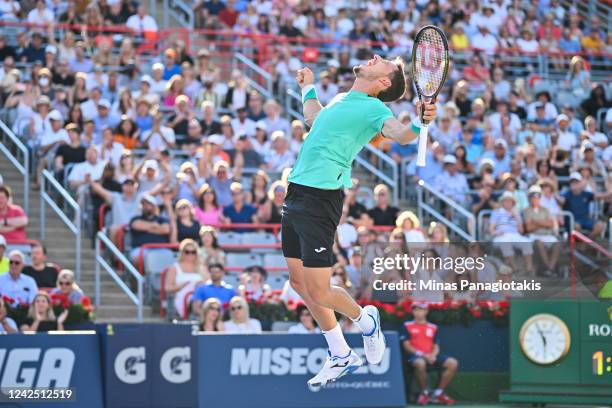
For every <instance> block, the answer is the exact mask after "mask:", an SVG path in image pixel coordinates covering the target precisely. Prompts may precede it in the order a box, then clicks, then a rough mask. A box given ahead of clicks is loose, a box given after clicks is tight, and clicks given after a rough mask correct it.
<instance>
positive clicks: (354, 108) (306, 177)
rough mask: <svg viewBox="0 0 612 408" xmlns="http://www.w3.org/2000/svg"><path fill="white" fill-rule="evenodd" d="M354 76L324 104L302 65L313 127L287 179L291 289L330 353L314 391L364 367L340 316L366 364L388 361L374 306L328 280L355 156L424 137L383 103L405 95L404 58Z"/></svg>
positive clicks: (428, 112)
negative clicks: (359, 340)
mask: <svg viewBox="0 0 612 408" xmlns="http://www.w3.org/2000/svg"><path fill="white" fill-rule="evenodd" d="M353 71H354V73H355V82H354V84H353V87H352V88H351V89H350V90H349V92H346V93H341V94H338V95H336V96H335V97H334V98H333V99H332V101H331V102H330V103H329V104H328V105H327V106H325V107H323V106H322V105H321V104H320V103H319V101H318V99H317V94H316V91H315V88H314V85H313V82H314V80H313V78H314V77H313V73H312V71H311V70H310V69H308V68H303V69H301V70H299V71H298V73H297V81H298V84H299V86H300V88H301V89H302V103H303V105H304V117H305V120H306V122H307V123H308V125H309V126H311V129H310V132H309V134H308V137H307V138H306V140H305V141H304V144H303V146H302V149H301V151H300V154H299V156H298V158H297V161H296V163H295V166H294V167H293V169H292V171H291V174H290V176H289V187H288V189H287V196H286V197H285V204H284V205H283V211H282V212H283V217H282V247H283V254H284V256H285V258H286V259H287V265H288V267H289V274H290V280H291V286H292V287H293V288H294V289H295V290H296V291H297V292H298V293H299V294H300V296H301V297H302V299H303V300H304V302H305V303H306V306H307V307H308V309H309V310H310V312H311V313H312V315H313V317H314V318H315V319H316V320H317V323H318V324H319V326H320V328H321V330H322V331H323V335H324V336H325V339H326V341H327V344H328V348H329V351H328V358H327V360H326V362H325V364H324V366H323V368H322V369H321V371H320V372H319V373H318V374H317V375H316V376H314V377H313V378H311V379H310V380H309V381H308V385H309V386H310V387H311V388H318V387H320V386H323V385H325V384H327V383H328V382H331V381H335V380H336V379H338V378H340V377H342V376H343V375H346V374H349V373H351V372H353V371H355V370H356V369H357V368H359V367H360V366H361V365H362V361H361V358H360V357H359V356H358V355H357V354H356V353H355V352H354V351H352V350H351V348H350V347H349V346H348V344H347V343H346V340H345V339H344V335H343V334H342V330H341V329H340V326H339V325H338V322H337V320H336V317H335V315H334V311H337V312H339V313H342V314H343V315H345V316H347V317H349V318H350V319H352V320H353V321H354V322H355V324H356V325H357V326H358V327H359V328H360V329H361V331H362V333H363V343H364V349H365V355H366V359H367V361H368V363H370V364H379V363H380V362H381V360H382V358H383V355H384V352H385V347H386V344H385V338H384V335H383V333H382V331H381V327H380V314H379V312H378V310H377V309H376V307H374V306H366V307H364V308H361V307H360V306H359V305H358V304H357V302H355V300H353V299H352V298H351V296H350V295H349V294H348V293H347V292H346V291H345V290H344V289H342V288H340V287H337V286H332V285H331V283H330V280H331V275H332V270H331V266H332V264H333V258H334V256H333V253H332V245H333V242H334V235H335V233H336V228H337V226H338V222H339V220H340V215H341V214H342V206H343V201H344V188H345V187H350V186H351V165H352V163H353V160H354V159H355V156H356V155H357V153H359V151H360V150H361V149H362V148H363V147H364V146H365V145H366V144H367V143H368V142H369V141H370V140H371V139H372V138H373V137H374V136H375V135H376V134H378V133H381V134H382V135H383V136H384V137H386V138H389V139H392V140H395V141H397V142H399V143H401V144H407V143H410V142H411V141H413V140H414V139H415V138H416V137H417V136H418V135H419V130H420V123H421V122H420V120H419V118H416V119H415V120H413V122H412V124H411V126H405V125H403V124H402V123H401V122H400V121H399V120H397V119H396V118H395V117H394V116H393V113H392V112H391V110H390V109H389V108H388V107H387V106H386V105H385V103H389V102H393V101H395V100H397V99H399V98H401V97H402V96H403V95H404V92H405V91H406V77H405V75H404V64H403V63H402V62H401V60H399V59H398V60H394V61H389V60H385V59H383V58H381V57H380V56H378V55H375V56H374V58H372V59H371V60H369V61H368V63H367V64H364V65H358V66H355V67H354V68H353ZM420 111H421V107H420V103H417V112H420ZM423 112H424V113H423V119H424V120H426V121H429V122H431V121H432V120H434V118H435V116H436V108H435V105H434V104H428V105H426V106H425V107H424V110H423Z"/></svg>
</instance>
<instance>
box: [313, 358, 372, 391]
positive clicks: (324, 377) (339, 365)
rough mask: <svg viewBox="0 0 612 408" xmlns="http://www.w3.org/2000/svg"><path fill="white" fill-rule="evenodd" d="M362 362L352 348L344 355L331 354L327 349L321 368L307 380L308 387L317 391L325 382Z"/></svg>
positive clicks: (331, 380)
mask: <svg viewBox="0 0 612 408" xmlns="http://www.w3.org/2000/svg"><path fill="white" fill-rule="evenodd" d="M362 364H363V362H362V361H361V358H360V357H359V356H358V355H357V354H356V353H355V352H354V351H353V350H351V352H350V353H349V354H348V355H347V356H345V357H338V356H332V355H331V353H330V352H329V350H328V351H327V359H326V360H325V364H323V368H322V369H321V371H319V373H318V374H317V375H315V376H314V377H312V378H311V379H310V380H308V387H309V388H310V389H311V390H312V391H318V390H319V389H320V388H321V387H323V386H324V385H325V384H327V383H330V382H333V381H336V380H337V379H338V378H340V377H343V376H345V375H347V374H350V373H352V372H353V371H355V370H357V369H358V368H359V367H361V365H362Z"/></svg>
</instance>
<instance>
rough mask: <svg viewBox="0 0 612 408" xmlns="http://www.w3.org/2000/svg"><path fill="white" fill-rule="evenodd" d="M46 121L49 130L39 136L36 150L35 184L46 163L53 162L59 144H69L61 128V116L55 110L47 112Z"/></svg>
mask: <svg viewBox="0 0 612 408" xmlns="http://www.w3.org/2000/svg"><path fill="white" fill-rule="evenodd" d="M48 120H49V123H50V126H49V128H47V130H46V131H45V132H44V133H43V134H42V135H41V137H40V140H39V142H38V143H39V145H40V148H39V150H38V156H39V160H38V167H37V172H36V179H37V183H38V181H39V177H40V174H41V173H42V170H43V169H44V168H46V167H47V164H48V163H52V162H53V158H54V157H55V152H56V151H57V149H58V147H59V146H60V145H61V144H65V143H70V138H69V137H68V132H66V130H65V129H64V128H63V120H64V119H63V117H62V114H61V113H59V111H57V110H52V111H51V112H49V115H48Z"/></svg>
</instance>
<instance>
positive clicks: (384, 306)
mask: <svg viewBox="0 0 612 408" xmlns="http://www.w3.org/2000/svg"><path fill="white" fill-rule="evenodd" d="M380 307H381V308H382V309H383V310H384V311H385V312H386V313H393V309H394V308H393V305H390V304H388V303H383V304H381V305H380Z"/></svg>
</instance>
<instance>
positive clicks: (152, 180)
mask: <svg viewBox="0 0 612 408" xmlns="http://www.w3.org/2000/svg"><path fill="white" fill-rule="evenodd" d="M159 167H160V166H159V162H158V161H157V160H155V159H152V158H151V154H148V155H147V157H145V160H144V161H142V162H141V163H140V164H139V165H138V166H137V167H136V169H135V170H134V180H135V181H136V182H137V183H138V192H139V193H141V194H142V193H149V194H151V195H156V194H158V193H159V192H160V191H161V190H162V189H163V188H164V187H166V186H167V185H168V184H169V182H170V176H171V175H170V172H169V171H166V172H164V173H163V174H162V172H160V169H159Z"/></svg>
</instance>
